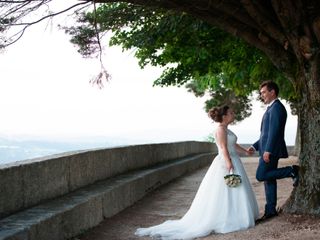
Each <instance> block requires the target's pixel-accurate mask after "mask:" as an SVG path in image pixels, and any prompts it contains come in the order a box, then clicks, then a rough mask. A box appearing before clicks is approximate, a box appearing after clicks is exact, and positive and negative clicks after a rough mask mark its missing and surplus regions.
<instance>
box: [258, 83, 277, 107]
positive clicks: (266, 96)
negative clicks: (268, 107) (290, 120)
mask: <svg viewBox="0 0 320 240" xmlns="http://www.w3.org/2000/svg"><path fill="white" fill-rule="evenodd" d="M260 96H261V98H262V100H263V102H264V103H265V104H269V103H271V102H272V101H273V100H274V99H275V93H274V90H271V91H269V90H268V88H267V86H264V87H262V88H261V89H260Z"/></svg>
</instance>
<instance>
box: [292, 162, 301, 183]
mask: <svg viewBox="0 0 320 240" xmlns="http://www.w3.org/2000/svg"><path fill="white" fill-rule="evenodd" d="M299 169H300V167H299V166H298V165H293V166H292V180H293V184H292V185H293V186H294V187H297V186H298V185H299Z"/></svg>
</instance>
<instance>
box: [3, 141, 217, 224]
mask: <svg viewBox="0 0 320 240" xmlns="http://www.w3.org/2000/svg"><path fill="white" fill-rule="evenodd" d="M215 151H216V148H215V145H214V144H212V143H208V142H196V141H188V142H176V143H161V144H145V145H133V146H123V147H116V148H105V149H93V150H83V151H75V152H68V153H63V154H57V155H52V156H48V157H43V158H35V159H31V160H25V161H19V162H16V163H11V164H5V165H1V166H0V182H1V184H0V218H4V217H6V216H8V215H10V214H12V213H15V212H17V211H21V210H23V209H27V208H30V207H32V206H36V205H38V204H40V203H43V202H45V201H47V200H49V199H54V198H57V197H60V196H63V195H66V194H68V193H70V192H73V191H76V190H77V189H79V188H82V187H85V186H88V185H90V184H93V183H95V182H97V181H101V180H105V179H108V178H112V177H115V176H118V175H120V174H124V173H127V172H130V171H133V170H137V169H142V168H148V167H151V166H153V165H156V164H161V163H165V162H168V161H171V160H174V159H179V158H184V157H186V156H192V155H195V154H201V153H214V152H215Z"/></svg>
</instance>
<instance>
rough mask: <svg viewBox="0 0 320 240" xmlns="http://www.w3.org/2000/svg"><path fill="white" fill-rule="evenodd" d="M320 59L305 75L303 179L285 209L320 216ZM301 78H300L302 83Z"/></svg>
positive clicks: (301, 123) (301, 126) (301, 116)
mask: <svg viewBox="0 0 320 240" xmlns="http://www.w3.org/2000/svg"><path fill="white" fill-rule="evenodd" d="M319 68H320V66H319V62H318V61H317V60H315V61H314V64H312V65H310V69H309V73H307V74H304V77H303V79H300V80H303V82H304V84H303V85H304V86H303V88H304V89H302V91H301V92H302V93H303V96H302V98H301V103H300V106H299V109H298V118H299V131H300V144H301V145H300V150H301V151H300V155H299V165H300V181H299V186H298V187H296V188H295V189H294V190H293V192H292V193H291V196H290V198H289V199H288V200H287V202H286V204H285V206H284V210H285V211H286V212H289V213H300V214H313V215H318V216H319V215H320V174H319V173H320V82H319V81H320V80H319V75H318V72H319ZM301 82H302V81H300V83H301Z"/></svg>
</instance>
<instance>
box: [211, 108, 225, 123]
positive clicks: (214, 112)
mask: <svg viewBox="0 0 320 240" xmlns="http://www.w3.org/2000/svg"><path fill="white" fill-rule="evenodd" d="M228 109H229V106H222V107H214V108H211V109H210V110H209V112H208V115H209V117H210V118H211V119H212V120H213V121H215V122H219V123H221V122H222V117H223V116H225V115H227V112H228Z"/></svg>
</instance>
